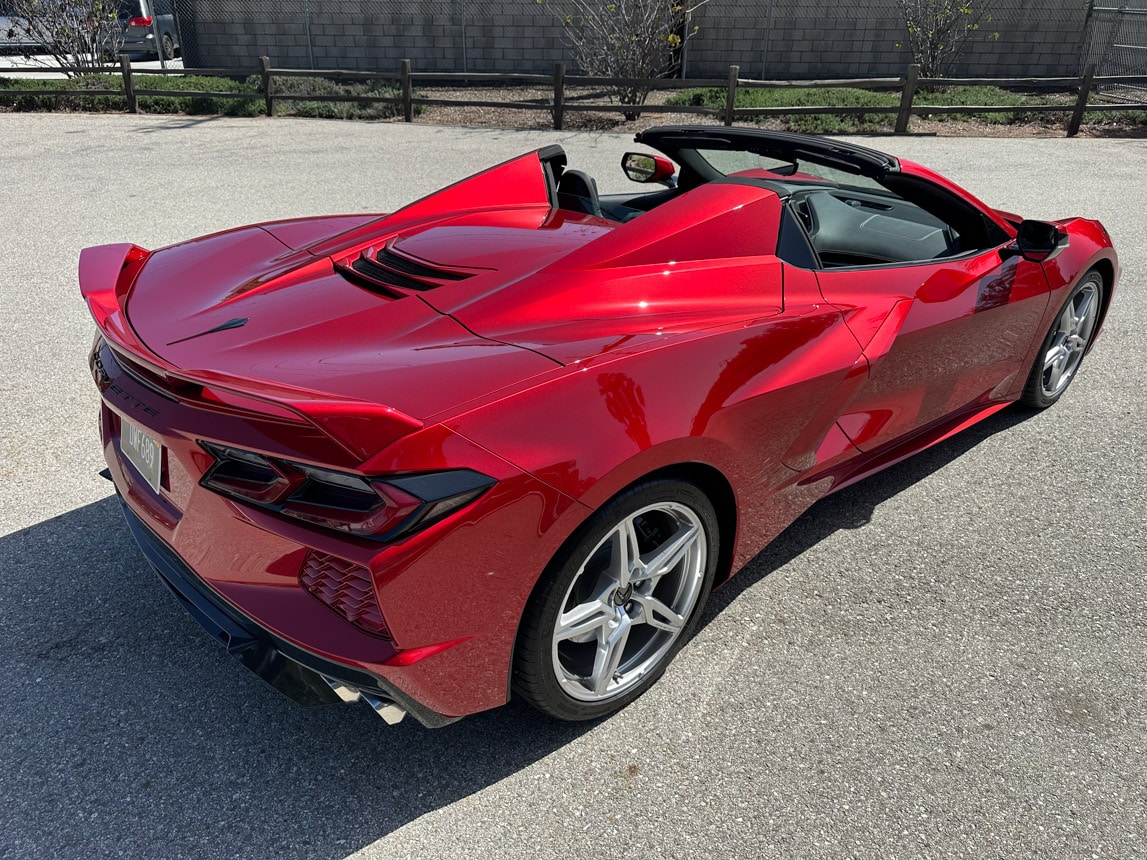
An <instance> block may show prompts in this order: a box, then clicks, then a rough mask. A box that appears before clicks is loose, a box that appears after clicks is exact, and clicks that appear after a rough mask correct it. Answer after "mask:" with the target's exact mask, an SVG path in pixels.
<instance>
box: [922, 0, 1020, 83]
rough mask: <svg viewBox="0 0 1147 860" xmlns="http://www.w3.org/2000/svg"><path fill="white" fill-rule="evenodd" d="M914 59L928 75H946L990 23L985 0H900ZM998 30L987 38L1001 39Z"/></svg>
mask: <svg viewBox="0 0 1147 860" xmlns="http://www.w3.org/2000/svg"><path fill="white" fill-rule="evenodd" d="M899 3H900V11H901V13H902V14H903V16H904V25H905V27H906V28H907V30H908V45H909V47H910V48H911V49H912V60H913V62H915V63H916V64H917V65H919V66H920V74H921V75H922V76H923V77H925V78H942V77H945V76H946V75H947V74H948V73H949V72H950V71H951V70H952V67H953V66H954V65H955V64H956V62H957V61H958V60H959V59H960V57H961V56H962V55H963V53H964V51H965V49H966V48H967V47H968V42H969V41H971V40H972V38H974V37H975V36H976V35H977V34H979V33H980V32H981V27H982V25H986V24H990V23H991V21H992V16H991V15H990V14H988V3H987V2H986V0H899ZM999 35H1000V34H999V33H992V34H989V35H988V38H993V39H998V38H999Z"/></svg>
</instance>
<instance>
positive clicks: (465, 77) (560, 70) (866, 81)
mask: <svg viewBox="0 0 1147 860" xmlns="http://www.w3.org/2000/svg"><path fill="white" fill-rule="evenodd" d="M12 71H19V72H45V73H46V72H60V71H64V72H75V73H82V72H92V71H102V72H104V73H118V74H120V75H121V76H122V78H123V88H122V89H115V90H112V89H85V90H67V89H62V88H61V89H58V90H13V89H6V90H0V95H3V96H19V95H67V96H73V97H78V98H83V97H85V96H109V95H110V96H123V98H124V100H125V104H126V107H127V110H128V111H129V112H130V113H138V112H139V98H140V97H141V96H181V97H193V98H194V97H203V98H215V99H261V100H263V102H264V110H265V112H266V114H267V116H274V115H275V103H276V102H289V101H307V102H324V101H326V102H349V103H356V104H390V105H396V106H400V107H401V109H402V118H403V119H404V120H405V121H406V122H413V121H414V111H415V108H416V107H419V106H435V105H437V106H463V107H489V108H503V109H510V110H539V111H547V112H548V113H550V114H551V116H552V118H553V126H554V128H555V129H558V130H560V129H561V128H562V125H563V122H564V117H565V114H567V113H570V112H573V111H606V112H613V113H622V114H627V115H634V114H642V113H688V114H699V115H702V116H711V117H715V118H717V119H720V120H721V121H723V122H724V124H725V125H732V124H733V123H734V122H736V121H737V120H738V119H746V118H749V117H760V116H773V117H783V116H795V115H802V114H821V115H832V116H856V115H861V114H868V115H871V114H895V115H896V120H895V131H896V133H897V134H904V133H906V132H907V131H908V122H909V119H910V118H911V117H912V115H914V114H915V115H922V114H953V113H961V114H990V113H1012V112H1015V113H1064V114H1070V117H1069V119H1068V122H1067V135H1068V137H1072V136H1074V135H1075V134H1076V133H1078V132H1079V127H1080V124H1081V123H1082V122H1083V115H1084V113H1085V112H1087V111H1126V110H1147V107H1145V106H1144V105H1142V104H1139V103H1134V102H1119V103H1106V102H1105V103H1101V104H1097V103H1090V102H1089V99H1090V97H1091V96H1092V94H1093V93H1094V92H1095V91H1096V90H1097V89H1098V88H1099V87H1101V86H1108V85H1112V84H1127V85H1134V86H1147V75H1119V76H1098V75H1096V74H1095V65H1094V64H1091V65H1089V66H1088V67H1087V70H1086V71H1085V72H1084V74H1083V75H1082V76H1081V77H1078V78H922V77H920V69H919V66H916V65H911V66H909V67H908V69H907V71H906V74H905V75H904V77H902V78H863V79H840V80H814V81H758V80H749V79H745V78H742V77H740V68H739V67H738V66H730V67H729V74H728V76H727V77H726V78H712V79H710V78H701V79H688V80H684V79H666V78H653V79H631V78H603V77H594V76H587V75H569V74H566V66H565V64H564V63H557V64H556V65H555V66H554V72H553V74H552V75H539V74H533V75H530V74H513V75H504V74H485V73H468V72H466V73H464V72H455V73H446V72H415V71H413V69H412V68H411V64H410V60H402V61H401V62H400V63H399V67H398V70H397V71H394V72H352V71H341V70H337V69H330V70H313V69H275V68H272V67H271V61H270V60H269V59H268V58H267V57H260V58H259V68H258V69H257V70H253V69H242V68H232V69H218V68H212V69H148V70H147V71H145V72H133V70H132V68H131V63H130V62H129V61H128V59H127V58H126V57H121V58H120V64H119V65H118V66H107V67H104V68H102V69H90V68H85V69H78V68H63V69H61V68H44V67H24V68H17V69H12ZM138 74H143V75H196V76H203V77H219V78H246V77H249V76H251V75H253V74H256V75H257V76H258V77H259V78H260V80H261V87H260V91H259V92H246V93H236V92H210V91H195V92H192V91H186V90H151V89H138V88H137V87H136V85H135V77H136V75H138ZM286 78H324V79H326V80H330V81H334V82H337V83H362V82H367V81H390V82H393V83H395V84H397V89H398V94H397V95H395V96H382V95H350V94H341V93H339V94H318V95H310V94H305V95H304V94H296V93H286V92H277V91H276V87H275V81H276V80H280V79H286ZM417 85H427V86H430V85H439V86H442V85H447V86H449V85H454V86H475V85H485V86H499V87H501V86H515V85H516V86H533V87H536V88H537V87H544V88H545V89H547V90H548V89H549V88H551V87H552V88H553V97H552V99H551V98H547V99H534V100H532V101H511V102H504V101H483V100H480V99H468V98H453V99H443V98H432V97H423V96H419V95H417V94H416V89H415V87H416V86H417ZM948 86H995V87H1007V88H1013V89H1024V90H1050V91H1059V92H1074V93H1075V94H1076V98H1075V101H1074V103H1072V102H1064V103H1060V104H1031V105H924V104H916V103H914V102H915V98H916V94H917V92H918V91H919V90H921V89H924V88H928V87H948ZM585 87H594V88H602V87H604V88H607V89H612V88H616V87H636V88H647V89H650V90H691V89H698V88H722V89H724V90H725V104H724V106H723V107H704V106H699V105H651V104H644V105H623V104H618V103H616V102H613V103H606V104H601V103H594V104H586V103H584V102H581V101H571V99H570V98H569V97H568V92H567V90H568V89H569V88H585ZM819 87H851V88H855V89H864V90H889V91H899V92H900V104H899V105H898V106H870V107H857V106H849V107H844V106H819V105H813V106H799V107H798V106H792V107H743V108H739V107H737V106H736V99H737V91H738V90H740V89H762V88H772V89H778V88H779V89H793V90H797V89H810V88H819Z"/></svg>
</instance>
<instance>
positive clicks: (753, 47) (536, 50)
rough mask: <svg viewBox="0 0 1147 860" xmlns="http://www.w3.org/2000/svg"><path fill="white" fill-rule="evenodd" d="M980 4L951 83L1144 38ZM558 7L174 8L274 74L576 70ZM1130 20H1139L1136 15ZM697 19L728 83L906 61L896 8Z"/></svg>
mask: <svg viewBox="0 0 1147 860" xmlns="http://www.w3.org/2000/svg"><path fill="white" fill-rule="evenodd" d="M1145 2H1147V0H1145ZM988 3H989V5H988V9H987V14H986V15H985V17H984V19H983V20H982V21H981V24H980V28H979V30H977V31H976V32H975V33H973V34H972V38H971V40H970V41H969V43H968V46H967V49H966V51H965V52H964V55H963V57H962V59H961V60H960V61H959V62H958V63H957V64H956V65H955V67H954V68H953V69H952V74H954V75H957V76H960V75H962V76H982V77H988V76H993V77H998V76H1013V77H1032V76H1070V75H1076V74H1078V73H1079V71H1080V68H1081V66H1082V64H1084V63H1085V59H1084V57H1085V54H1087V53H1088V52H1090V51H1093V50H1100V51H1101V52H1102V51H1103V50H1104V49H1103V48H1102V47H1100V48H1096V45H1097V44H1098V43H1099V42H1101V41H1103V39H1105V38H1107V34H1108V33H1109V32H1110V33H1114V34H1115V36H1113V38H1115V39H1116V41H1119V43H1120V44H1127V45H1144V44H1147V42H1145V41H1144V40H1143V39H1142V38H1141V37H1139V36H1134V37H1130V36H1127V37H1125V36H1124V35H1120V34H1122V33H1124V32H1125V31H1126V28H1127V26H1129V25H1128V24H1127V21H1128V20H1129V19H1130V16H1127V15H1123V16H1122V17H1119V16H1116V18H1117V19H1118V22H1119V23H1118V24H1117V25H1116V24H1112V26H1110V27H1107V28H1106V29H1104V27H1103V26H1101V25H1100V22H1101V20H1104V19H1102V15H1103V14H1106V11H1102V12H1101V10H1092V11H1091V13H1090V15H1089V8H1088V0H1045V2H1042V3H1041V4H1040V7H1039V11H1038V14H1036V13H1033V12H1032V10H1031V4H1030V2H1029V0H988ZM561 4H562V0H541V2H538V0H485V2H479V0H177V11H178V17H179V23H180V29H181V34H182V45H183V52H184V57H185V61H186V65H187V66H188V67H195V66H200V67H206V66H225V67H234V66H240V67H251V68H254V67H255V66H257V64H258V59H257V58H258V57H259V56H261V55H266V56H268V57H270V58H271V62H272V64H273V65H274V66H276V67H279V68H317V69H347V70H354V69H365V70H393V69H395V68H397V66H398V63H399V60H400V59H403V58H407V59H410V60H411V61H412V62H413V66H414V68H415V70H417V71H442V72H503V73H510V72H518V73H531V72H535V73H536V72H541V73H549V72H551V71H552V70H553V66H554V64H555V63H556V62H566V63H569V64H570V65H571V67H572V66H573V63H572V58H571V55H570V51H569V48H568V47H567V44H566V42H565V40H564V38H563V18H562V12H563V7H562V5H561ZM1117 11H1118V10H1117ZM1116 18H1113V19H1112V20H1113V21H1115V20H1116ZM1136 21H1137V22H1140V23H1142V24H1147V18H1144V17H1142V13H1140V17H1139V18H1137V19H1136ZM691 23H692V25H693V26H695V27H696V32H695V34H694V35H693V37H692V38H691V39H690V40H689V42H688V43H687V45H686V49H685V54H684V64H683V65H684V72H685V74H686V76H688V77H719V76H724V75H725V74H726V73H727V71H728V68H729V66H730V65H732V64H736V65H739V66H740V68H741V75H742V77H757V78H763V79H810V78H840V77H869V76H897V75H903V74H904V70H905V68H906V66H907V65H908V63H909V62H911V52H910V50H909V48H908V45H907V33H906V30H905V25H904V20H903V17H902V13H901V11H900V5H899V2H898V0H853V2H850V3H840V2H839V0H709V2H707V3H706V4H704V5H703V6H701V7H699V8H697V10H696V11H695V12H694V13H693V15H692V22H691ZM1120 28H1123V29H1120ZM690 29H692V28H690ZM1120 40H1121V41H1120ZM1136 40H1137V41H1136ZM1113 50H1114V49H1111V50H1109V51H1108V54H1110V56H1111V57H1112V59H1111V60H1110V61H1108V62H1114V61H1115V60H1114V57H1115V54H1114V53H1113ZM1120 50H1123V49H1122V48H1121V49H1120ZM1137 50H1138V51H1139V52H1140V54H1142V53H1147V52H1144V51H1143V49H1137ZM1105 56H1106V55H1105ZM1140 62H1141V61H1140ZM1137 68H1139V69H1140V70H1142V68H1141V67H1137Z"/></svg>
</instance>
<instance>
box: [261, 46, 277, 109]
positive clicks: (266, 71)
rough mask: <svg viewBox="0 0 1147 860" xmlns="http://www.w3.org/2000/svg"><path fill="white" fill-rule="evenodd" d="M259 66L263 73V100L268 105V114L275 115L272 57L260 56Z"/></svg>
mask: <svg viewBox="0 0 1147 860" xmlns="http://www.w3.org/2000/svg"><path fill="white" fill-rule="evenodd" d="M259 68H260V69H261V70H262V74H263V101H264V103H265V104H266V107H267V116H274V115H275V97H274V96H273V95H272V94H271V58H270V57H260V58H259Z"/></svg>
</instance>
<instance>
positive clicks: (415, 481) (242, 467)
mask: <svg viewBox="0 0 1147 860" xmlns="http://www.w3.org/2000/svg"><path fill="white" fill-rule="evenodd" d="M199 444H200V445H202V446H203V448H204V449H205V450H206V451H207V452H208V453H209V454H211V456H212V457H214V458H215V462H214V463H213V464H212V465H211V467H210V468H209V469H208V470H207V472H206V474H204V476H203V478H202V479H201V480H200V482H199V483H200V485H201V486H203V487H206V488H207V489H209V490H213V491H214V492H217V493H220V494H221V495H224V496H229V497H231V498H233V499H238V500H240V501H244V502H248V503H250V504H253V505H257V506H259V507H261V508H266V509H269V510H273V511H275V512H277V513H280V514H282V515H283V516H287V517H292V518H294V519H297V520H302V521H304V522H307V523H310V524H312V525H316V526H320V527H322V528H328V529H334V530H336V531H341V532H346V533H347V534H352V535H356V536H358V537H365V538H369V539H372V540H378V541H389V540H394V539H395V538H398V537H401V536H403V535H406V534H409V533H411V532H413V531H416V530H418V529H421V528H425V527H426V526H429V525H431V524H432V523H434V522H437V521H438V520H441V519H442V518H444V517H446V516H448V515H449V514H451V513H453V512H454V511H456V510H458V509H459V508H462V507H464V506H465V505H468V504H469V503H470V502H472V501H474V500H475V499H477V498H478V497H479V496H481V495H482V494H483V493H484V492H486V490H488V489H489V488H490V487H492V486H493V485H494V483H495V482H494V479H493V478H490V477H488V476H486V475H483V474H481V473H479V472H475V471H472V470H470V469H451V470H449V471H443V472H431V473H428V474H422V475H404V476H395V477H391V476H388V477H386V478H380V477H371V476H366V475H356V474H352V473H349V472H338V471H335V470H333V469H324V468H319V467H317V466H308V465H304V464H302V463H295V462H293V461H290V460H281V459H279V458H276V457H267V456H264V455H263V454H257V453H255V452H254V451H245V450H243V449H240V448H230V447H225V446H222V445H216V444H214V443H211V442H200V443H199Z"/></svg>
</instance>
